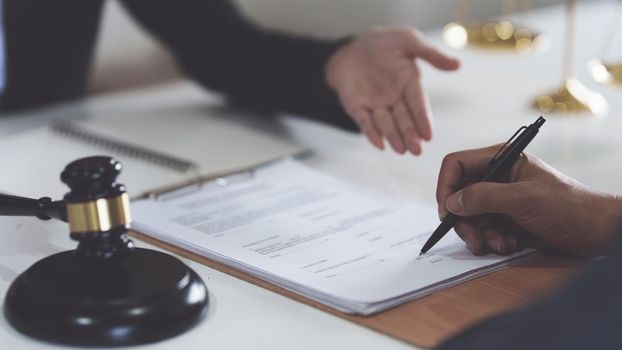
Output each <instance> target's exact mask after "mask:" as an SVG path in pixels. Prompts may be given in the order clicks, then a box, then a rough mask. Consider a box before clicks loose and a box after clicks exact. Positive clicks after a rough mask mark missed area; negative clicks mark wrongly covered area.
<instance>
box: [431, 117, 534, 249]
mask: <svg viewBox="0 0 622 350" xmlns="http://www.w3.org/2000/svg"><path fill="white" fill-rule="evenodd" d="M545 122H546V120H545V119H544V118H542V117H540V118H538V119H537V120H536V121H535V123H533V124H531V125H530V126H528V127H526V126H523V127H521V128H519V129H518V131H516V133H514V135H513V136H512V137H511V138H510V139H509V140H508V141H507V142H506V143H505V144H504V145H503V146H502V147H500V148H498V151H497V153H495V154H494V155H493V156H492V158H489V159H490V160H489V161H486V163H487V164H486V165H485V167H486V170H485V172H484V173H483V176H482V175H480V176H481V177H480V179H479V181H480V182H482V183H487V182H490V181H496V180H497V179H498V178H499V177H500V176H501V175H502V174H503V173H504V172H507V171H509V170H510V168H511V167H512V165H513V164H514V162H515V161H516V160H517V159H518V158H519V156H520V155H521V154H522V152H523V151H524V150H525V148H526V147H527V145H529V143H530V142H531V140H533V138H534V137H536V135H537V134H538V132H539V131H540V127H541V126H542V125H543V124H544V123H545ZM444 163H446V161H445V162H444ZM442 173H443V171H442V170H441V175H442ZM472 176H476V174H472ZM440 182H441V177H439V185H440ZM461 193H462V194H464V192H461ZM458 196H460V194H459V195H458ZM463 198H464V197H458V200H463ZM458 204H459V203H458ZM459 221H460V216H459V215H456V213H452V212H449V213H447V214H446V215H444V218H443V221H442V222H441V224H440V225H439V227H438V228H437V229H436V230H435V231H434V233H432V236H431V237H430V238H429V239H428V241H427V242H426V243H425V245H424V246H423V248H422V249H421V254H425V253H427V252H428V250H430V248H432V247H433V246H434V245H435V244H436V243H437V242H438V241H440V240H441V239H442V238H443V237H444V236H445V234H447V232H449V231H450V230H451V229H452V228H453V227H454V226H455V225H456V224H458V222H459ZM512 243H516V246H518V242H512Z"/></svg>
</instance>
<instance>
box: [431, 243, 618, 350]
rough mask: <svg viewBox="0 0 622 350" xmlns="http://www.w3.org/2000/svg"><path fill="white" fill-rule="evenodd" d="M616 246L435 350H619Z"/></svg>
mask: <svg viewBox="0 0 622 350" xmlns="http://www.w3.org/2000/svg"><path fill="white" fill-rule="evenodd" d="M621 276H622V245H618V250H617V252H616V253H615V254H613V255H612V256H610V257H607V258H604V259H602V260H601V261H599V262H598V263H596V264H595V266H593V267H592V269H591V270H590V271H589V272H587V273H586V274H585V275H584V276H582V277H580V278H579V279H577V280H575V281H574V282H572V283H571V284H570V285H568V286H567V287H566V288H565V289H564V290H562V291H561V292H560V293H559V294H558V295H556V296H555V297H553V298H551V299H549V300H546V301H543V302H540V303H538V304H536V305H534V306H532V307H529V308H528V309H525V310H522V311H516V312H513V313H509V314H504V315H501V316H498V317H494V318H492V319H490V320H488V321H484V322H483V323H481V324H479V325H476V326H475V327H473V328H471V329H469V330H467V331H466V332H463V333H462V334H459V335H457V336H456V337H454V338H453V339H450V340H448V341H447V342H445V343H444V344H442V345H441V346H440V347H439V348H438V350H458V349H459V350H475V349H477V350H491V349H504V350H519V349H520V350H525V349H529V350H545V349H546V350H550V349H564V350H584V349H599V350H607V349H622V277H621Z"/></svg>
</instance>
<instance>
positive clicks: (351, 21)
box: [236, 0, 562, 36]
mask: <svg viewBox="0 0 622 350" xmlns="http://www.w3.org/2000/svg"><path fill="white" fill-rule="evenodd" d="M469 1H471V2H472V4H473V6H472V7H471V11H470V17H471V18H484V17H488V16H495V15H498V14H499V13H500V10H501V9H502V8H508V7H509V8H517V7H518V8H524V7H533V6H545V5H550V4H554V3H559V2H561V1H562V0H514V1H512V0H459V1H456V0H236V2H237V3H239V4H240V6H241V7H242V8H243V10H244V11H245V12H246V13H247V14H248V15H249V16H250V17H251V18H253V19H255V20H256V21H258V22H259V23H261V24H264V25H266V26H270V27H276V28H281V29H287V30H291V31H296V32H302V33H313V34H319V35H329V36H334V35H342V34H348V33H354V32H359V31H362V30H364V29H365V28H367V27H369V26H372V25H377V24H382V25H413V26H416V27H419V28H422V29H428V28H435V27H440V26H443V25H444V24H446V23H448V22H450V21H452V20H454V19H455V17H456V12H457V9H458V7H459V6H461V5H464V4H467V3H468V2H469ZM530 3H531V5H530ZM467 7H469V6H467Z"/></svg>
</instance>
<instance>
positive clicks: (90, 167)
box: [61, 156, 134, 263]
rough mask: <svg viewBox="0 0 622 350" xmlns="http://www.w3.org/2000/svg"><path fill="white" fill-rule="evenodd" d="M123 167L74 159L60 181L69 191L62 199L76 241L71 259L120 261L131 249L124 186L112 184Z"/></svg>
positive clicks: (93, 159) (101, 159)
mask: <svg viewBox="0 0 622 350" xmlns="http://www.w3.org/2000/svg"><path fill="white" fill-rule="evenodd" d="M122 168H123V166H122V165H121V163H120V162H118V161H117V160H115V159H113V158H111V157H104V156H96V157H89V158H83V159H79V160H76V161H74V162H72V163H70V164H69V165H67V166H66V167H65V170H64V171H63V172H62V174H61V180H62V181H63V182H64V183H65V184H67V186H69V188H70V189H71V191H70V192H68V193H67V194H66V195H65V197H64V200H65V206H66V209H67V221H68V222H69V229H70V231H71V238H72V239H74V240H76V241H78V242H80V243H79V245H78V249H76V251H75V256H76V257H77V258H80V259H85V260H86V261H88V262H95V263H97V262H103V261H106V262H109V261H114V260H117V259H123V258H124V257H126V256H127V254H129V253H130V252H131V251H132V250H133V249H134V243H133V242H132V241H131V240H130V239H129V238H128V236H127V231H128V229H129V228H130V224H131V214H130V203H129V197H128V195H127V192H126V189H125V186H123V185H121V184H118V183H116V180H117V177H118V176H119V174H120V173H121V169H122Z"/></svg>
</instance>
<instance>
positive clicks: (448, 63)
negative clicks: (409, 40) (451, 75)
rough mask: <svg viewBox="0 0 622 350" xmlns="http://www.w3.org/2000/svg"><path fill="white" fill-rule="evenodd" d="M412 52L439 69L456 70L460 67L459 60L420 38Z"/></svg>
mask: <svg viewBox="0 0 622 350" xmlns="http://www.w3.org/2000/svg"><path fill="white" fill-rule="evenodd" d="M411 51H412V52H411V53H412V54H413V55H415V56H416V57H419V58H421V59H423V60H425V61H427V62H428V63H430V64H431V65H433V66H434V67H436V68H438V69H442V70H456V69H458V68H459V67H460V61H459V60H458V59H457V58H455V57H452V56H449V55H447V54H446V53H444V52H442V51H441V50H439V49H437V48H436V47H435V46H434V45H432V44H430V43H428V42H427V41H426V40H425V39H423V38H419V40H418V41H417V42H416V44H415V45H413V46H412V50H411Z"/></svg>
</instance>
